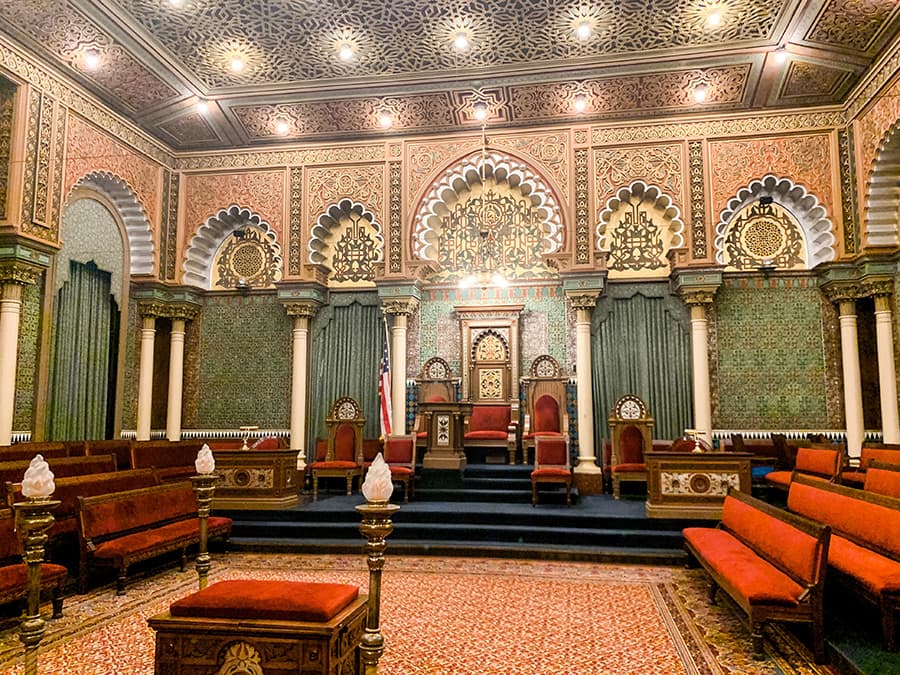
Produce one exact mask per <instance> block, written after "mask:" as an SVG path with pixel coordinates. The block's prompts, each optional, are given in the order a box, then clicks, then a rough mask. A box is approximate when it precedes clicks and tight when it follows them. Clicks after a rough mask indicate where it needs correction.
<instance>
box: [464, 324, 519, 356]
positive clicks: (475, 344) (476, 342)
mask: <svg viewBox="0 0 900 675" xmlns="http://www.w3.org/2000/svg"><path fill="white" fill-rule="evenodd" d="M488 336H493V337H495V338H497V339H498V340H500V343H501V344H502V345H503V348H504V349H505V350H506V358H509V357H510V355H511V354H512V349H511V348H510V346H509V340H508V339H507V338H505V337H504V336H503V335H502V334H501V333H499V332H498V331H496V330H494V329H493V328H486V329H484V330H483V331H481V332H480V333H479V334H478V335H476V336H475V339H474V340H472V347H471V349H470V353H469V361H470V362H471V363H475V354H476V353H477V352H478V346H479V345H480V344H481V343H482V342H483V341H484V340H485V339H486V338H487V337H488Z"/></svg>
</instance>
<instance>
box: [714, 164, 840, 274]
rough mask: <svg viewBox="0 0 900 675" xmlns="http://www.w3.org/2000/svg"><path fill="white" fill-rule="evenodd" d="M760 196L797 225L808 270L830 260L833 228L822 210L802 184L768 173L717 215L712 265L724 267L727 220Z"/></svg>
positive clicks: (832, 251)
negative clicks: (793, 219)
mask: <svg viewBox="0 0 900 675" xmlns="http://www.w3.org/2000/svg"><path fill="white" fill-rule="evenodd" d="M760 197H771V198H772V199H773V201H775V202H776V203H778V204H780V205H781V206H783V207H784V208H785V209H787V210H788V211H790V212H791V214H792V215H793V216H794V217H795V218H796V219H797V222H798V223H800V228H801V230H802V231H803V236H804V238H805V240H806V260H807V265H808V266H809V268H810V269H812V268H813V267H815V266H816V265H818V264H819V263H823V262H826V261H829V260H834V255H835V253H834V242H835V239H834V232H833V231H832V230H833V226H832V224H831V221H830V220H829V219H828V213H827V212H826V211H825V207H824V206H822V205H821V204H819V200H818V199H817V198H816V197H815V196H814V195H812V194H810V193H809V192H807V190H806V188H805V187H803V186H802V185H800V184H798V183H794V182H793V181H791V179H790V178H777V177H775V176H773V175H772V174H769V175H767V176H763V177H762V179H759V180H754V181H752V182H751V183H750V184H749V185H747V186H746V187H743V188H741V189H740V190H738V193H737V195H735V196H734V197H732V198H731V199H730V200H729V201H728V205H727V206H726V207H725V208H724V209H723V210H722V213H721V214H719V222H718V223H716V236H715V240H714V242H713V246H714V248H715V255H716V262H718V263H719V264H720V265H721V264H724V244H725V236H726V234H727V233H728V224H729V223H730V222H731V219H732V218H733V217H734V215H735V214H736V213H738V212H739V211H740V210H741V209H743V208H744V207H745V206H747V204H749V203H751V202H753V201H755V200H757V199H759V198H760Z"/></svg>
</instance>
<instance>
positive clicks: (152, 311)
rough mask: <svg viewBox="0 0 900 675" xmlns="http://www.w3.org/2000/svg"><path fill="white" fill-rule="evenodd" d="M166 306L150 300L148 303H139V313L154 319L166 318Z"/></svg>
mask: <svg viewBox="0 0 900 675" xmlns="http://www.w3.org/2000/svg"><path fill="white" fill-rule="evenodd" d="M165 311H166V306H165V303H162V302H159V301H157V300H149V301H146V302H139V303H138V312H139V313H140V315H141V316H142V317H145V318H146V317H153V318H158V317H162V316H165Z"/></svg>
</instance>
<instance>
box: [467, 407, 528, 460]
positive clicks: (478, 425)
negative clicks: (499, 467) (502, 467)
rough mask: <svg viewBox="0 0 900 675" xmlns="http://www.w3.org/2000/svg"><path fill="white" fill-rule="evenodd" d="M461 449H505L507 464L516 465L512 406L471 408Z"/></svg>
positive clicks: (514, 426) (514, 424)
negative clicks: (507, 456) (507, 457)
mask: <svg viewBox="0 0 900 675" xmlns="http://www.w3.org/2000/svg"><path fill="white" fill-rule="evenodd" d="M463 447H465V448H466V449H468V448H497V447H500V448H506V450H507V452H508V453H509V463H510V464H515V463H516V423H515V422H513V420H512V406H510V405H508V404H502V405H496V404H481V405H473V406H472V414H471V415H470V416H469V417H467V418H466V420H465V427H464V433H463Z"/></svg>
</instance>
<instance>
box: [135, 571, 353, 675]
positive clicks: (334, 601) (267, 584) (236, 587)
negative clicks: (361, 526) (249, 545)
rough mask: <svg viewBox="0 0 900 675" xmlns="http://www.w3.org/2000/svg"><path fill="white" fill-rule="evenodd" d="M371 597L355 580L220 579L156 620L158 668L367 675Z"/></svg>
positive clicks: (179, 672)
mask: <svg viewBox="0 0 900 675" xmlns="http://www.w3.org/2000/svg"><path fill="white" fill-rule="evenodd" d="M367 599H368V598H367V596H366V595H360V593H359V587H358V586H353V585H350V584H328V583H313V582H302V581H269V580H261V581H257V580H252V579H240V580H234V581H220V582H218V583H215V584H212V585H211V586H209V587H207V588H205V589H203V590H202V591H198V592H196V593H194V594H192V595H189V596H187V597H186V598H182V599H181V600H178V601H177V602H175V603H174V604H173V605H172V606H171V607H170V608H169V611H167V612H164V613H162V614H158V615H157V616H154V617H152V618H150V619H148V623H149V624H150V627H151V628H153V629H154V630H155V631H156V667H155V672H156V673H157V674H159V675H162V674H163V673H164V674H165V675H187V674H189V673H190V674H191V675H194V674H195V673H226V672H227V673H230V672H241V673H245V672H247V673H249V672H264V673H266V675H287V674H288V673H292V674H293V673H303V675H330V674H332V673H335V674H337V673H361V672H362V660H361V654H360V650H359V644H360V640H361V639H362V635H363V630H364V628H365V625H366V602H367ZM249 663H252V664H253V665H254V669H253V670H251V669H249V668H247V667H246V664H249ZM241 664H244V666H245V667H244V668H241V669H238V666H239V665H241Z"/></svg>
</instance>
